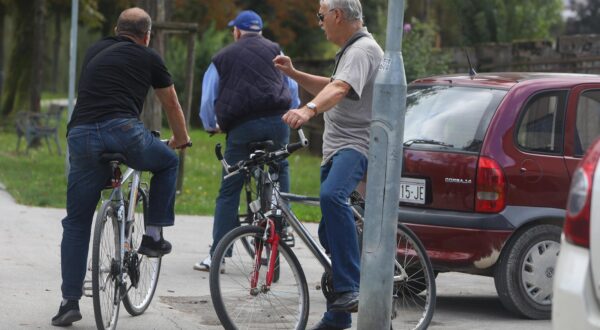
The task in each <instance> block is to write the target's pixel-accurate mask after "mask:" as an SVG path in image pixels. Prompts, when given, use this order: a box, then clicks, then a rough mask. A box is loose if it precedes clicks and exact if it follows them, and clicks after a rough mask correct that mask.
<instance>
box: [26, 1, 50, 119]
mask: <svg viewBox="0 0 600 330" xmlns="http://www.w3.org/2000/svg"><path fill="white" fill-rule="evenodd" d="M33 10H34V22H33V26H34V29H33V40H32V43H33V56H32V57H31V66H32V70H31V86H30V91H31V92H30V101H29V102H30V109H31V111H33V112H40V101H41V98H42V85H43V82H44V31H45V23H46V0H35V1H34V8H33Z"/></svg>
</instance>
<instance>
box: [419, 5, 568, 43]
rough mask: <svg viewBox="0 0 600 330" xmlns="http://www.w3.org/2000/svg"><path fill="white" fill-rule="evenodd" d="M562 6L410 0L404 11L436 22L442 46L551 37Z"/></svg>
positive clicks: (556, 29)
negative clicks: (406, 10)
mask: <svg viewBox="0 0 600 330" xmlns="http://www.w3.org/2000/svg"><path fill="white" fill-rule="evenodd" d="M424 6H425V7H424ZM562 9H563V2H562V0H528V1H522V0H427V1H426V2H423V1H421V0H409V6H408V12H407V14H409V15H411V16H408V19H410V17H418V18H419V19H420V20H421V21H423V22H428V21H434V22H436V23H437V25H438V26H439V27H440V32H439V33H440V36H441V42H442V45H443V46H470V45H473V44H477V43H484V42H510V41H513V40H523V39H547V38H550V37H552V36H553V34H554V33H556V32H557V31H558V30H560V28H561V25H562V18H561V12H562Z"/></svg>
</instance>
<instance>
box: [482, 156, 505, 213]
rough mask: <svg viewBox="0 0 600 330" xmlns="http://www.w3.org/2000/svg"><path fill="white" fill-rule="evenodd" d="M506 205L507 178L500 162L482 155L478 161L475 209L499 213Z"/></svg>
mask: <svg viewBox="0 0 600 330" xmlns="http://www.w3.org/2000/svg"><path fill="white" fill-rule="evenodd" d="M505 205H506V179H505V177H504V172H502V169H501V168H500V165H498V163H497V162H496V161H495V160H493V159H491V158H487V157H480V158H479V162H478V163H477V185H476V191H475V211H476V212H485V213H497V212H500V211H502V210H503V209H504V206H505Z"/></svg>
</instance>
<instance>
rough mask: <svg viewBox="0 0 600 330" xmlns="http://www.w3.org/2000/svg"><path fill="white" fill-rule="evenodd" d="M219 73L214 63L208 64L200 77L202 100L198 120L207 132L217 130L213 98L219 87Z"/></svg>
mask: <svg viewBox="0 0 600 330" xmlns="http://www.w3.org/2000/svg"><path fill="white" fill-rule="evenodd" d="M219 79H220V77H219V73H218V72H217V68H216V67H215V66H214V64H212V63H211V64H210V66H209V67H208V69H206V72H205V73H204V78H203V79H202V100H201V101H200V120H202V126H204V130H206V131H207V132H211V133H213V132H218V131H219V127H218V126H217V116H216V115H215V100H216V99H217V91H218V89H219Z"/></svg>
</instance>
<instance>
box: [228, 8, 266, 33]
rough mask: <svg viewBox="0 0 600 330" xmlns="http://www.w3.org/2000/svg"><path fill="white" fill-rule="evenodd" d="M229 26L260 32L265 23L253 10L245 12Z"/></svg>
mask: <svg viewBox="0 0 600 330" xmlns="http://www.w3.org/2000/svg"><path fill="white" fill-rule="evenodd" d="M227 26H229V27H232V26H235V27H237V28H238V29H240V30H244V31H253V32H260V31H261V30H262V27H263V22H262V19H261V18H260V16H258V14H257V13H256V12H254V11H252V10H244V11H242V12H240V13H239V14H238V15H237V17H236V18H235V19H234V20H233V21H231V22H229V24H227Z"/></svg>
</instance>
